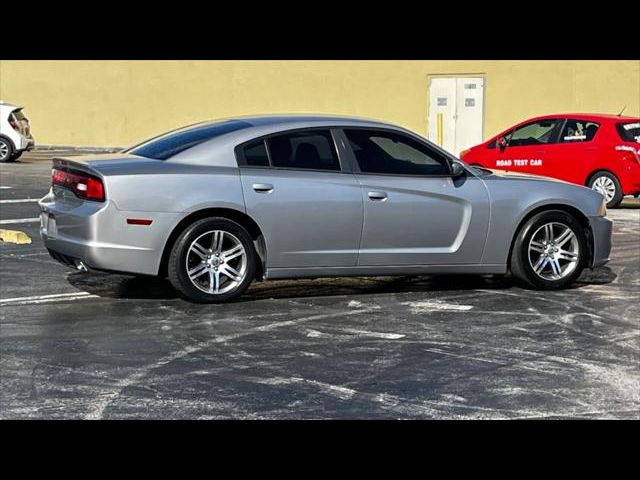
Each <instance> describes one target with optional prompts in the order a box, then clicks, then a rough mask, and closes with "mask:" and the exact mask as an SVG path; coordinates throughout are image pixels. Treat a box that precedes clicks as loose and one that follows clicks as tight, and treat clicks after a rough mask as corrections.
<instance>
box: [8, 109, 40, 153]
mask: <svg viewBox="0 0 640 480" xmlns="http://www.w3.org/2000/svg"><path fill="white" fill-rule="evenodd" d="M22 108H23V107H19V106H17V105H11V104H9V103H4V102H2V101H0V162H11V161H13V160H16V159H17V158H18V157H19V156H20V155H22V152H24V151H25V150H32V149H33V147H34V146H35V142H34V141H33V137H32V136H31V129H30V127H29V120H28V119H27V117H25V116H24V113H22Z"/></svg>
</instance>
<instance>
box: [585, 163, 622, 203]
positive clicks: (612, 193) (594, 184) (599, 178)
mask: <svg viewBox="0 0 640 480" xmlns="http://www.w3.org/2000/svg"><path fill="white" fill-rule="evenodd" d="M587 186H588V187H589V188H591V189H592V190H595V191H596V192H598V193H600V194H601V195H602V196H603V197H604V198H605V200H606V201H607V208H614V207H617V206H618V205H619V204H620V202H622V197H623V196H624V195H623V194H622V187H621V186H620V182H619V181H618V179H617V178H616V176H615V175H613V174H612V173H609V172H597V173H595V174H594V175H593V176H592V177H591V178H590V179H589V183H588V185H587Z"/></svg>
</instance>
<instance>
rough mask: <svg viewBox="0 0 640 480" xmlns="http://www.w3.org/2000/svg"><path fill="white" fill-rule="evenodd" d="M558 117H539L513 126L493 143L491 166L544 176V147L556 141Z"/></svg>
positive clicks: (558, 129) (546, 149) (545, 151)
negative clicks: (501, 142)
mask: <svg viewBox="0 0 640 480" xmlns="http://www.w3.org/2000/svg"><path fill="white" fill-rule="evenodd" d="M562 123H563V121H562V120H558V119H541V120H535V121H532V122H528V123H526V124H524V125H520V126H519V127H516V128H515V129H513V130H512V131H511V132H509V133H508V134H507V136H506V137H505V140H506V145H505V146H502V147H500V146H499V145H498V146H497V150H496V163H495V168H499V169H502V170H507V171H514V172H522V173H535V174H539V175H545V173H544V171H545V162H546V156H547V153H548V147H549V146H550V145H552V144H555V143H557V139H558V134H559V131H560V128H561V127H562Z"/></svg>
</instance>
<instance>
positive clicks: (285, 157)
mask: <svg viewBox="0 0 640 480" xmlns="http://www.w3.org/2000/svg"><path fill="white" fill-rule="evenodd" d="M267 144H268V146H269V155H270V157H271V166H272V167H276V168H295V169H305V170H340V162H339V161H338V155H337V153H336V149H335V146H334V144H333V138H332V137H331V132H330V131H329V130H305V131H301V132H291V133H285V134H281V135H276V136H273V137H270V138H268V139H267Z"/></svg>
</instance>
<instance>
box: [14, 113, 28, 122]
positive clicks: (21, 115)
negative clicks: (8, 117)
mask: <svg viewBox="0 0 640 480" xmlns="http://www.w3.org/2000/svg"><path fill="white" fill-rule="evenodd" d="M13 116H14V118H15V119H16V120H18V121H21V120H26V119H27V117H25V116H24V113H22V110H14V111H13Z"/></svg>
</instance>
